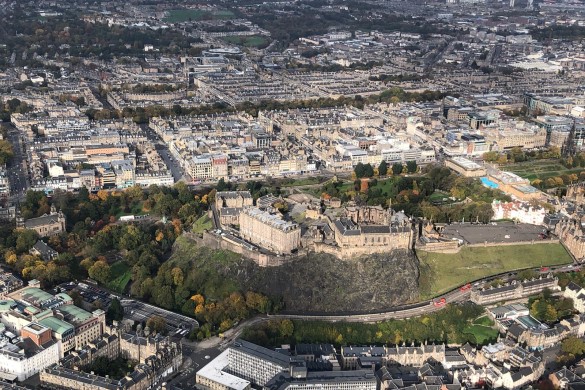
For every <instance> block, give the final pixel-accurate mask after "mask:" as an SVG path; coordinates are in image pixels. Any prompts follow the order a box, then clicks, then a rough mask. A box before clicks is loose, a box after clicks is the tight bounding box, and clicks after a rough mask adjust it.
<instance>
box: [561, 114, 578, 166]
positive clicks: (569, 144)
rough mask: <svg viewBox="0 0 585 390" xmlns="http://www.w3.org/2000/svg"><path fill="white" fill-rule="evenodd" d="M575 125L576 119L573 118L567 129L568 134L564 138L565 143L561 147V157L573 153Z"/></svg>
mask: <svg viewBox="0 0 585 390" xmlns="http://www.w3.org/2000/svg"><path fill="white" fill-rule="evenodd" d="M576 126H577V121H576V119H573V125H572V126H571V130H570V131H569V136H568V137H567V139H566V140H565V144H564V145H563V147H562V149H561V156H562V157H569V156H574V155H575V152H576V150H575V130H576Z"/></svg>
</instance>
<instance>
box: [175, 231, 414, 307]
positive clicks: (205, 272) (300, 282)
mask: <svg viewBox="0 0 585 390" xmlns="http://www.w3.org/2000/svg"><path fill="white" fill-rule="evenodd" d="M169 262H171V263H172V264H173V265H178V266H181V268H186V269H189V270H190V271H189V275H187V278H188V279H190V284H191V285H193V286H200V287H199V288H200V290H201V292H202V293H203V294H205V295H206V296H207V297H209V298H211V299H220V298H221V297H222V296H223V295H226V294H228V293H229V292H231V291H234V290H242V291H245V290H249V289H251V290H254V291H257V292H261V293H263V294H265V295H268V296H280V297H282V298H283V300H284V303H285V310H286V311H288V312H301V311H302V312H320V313H341V312H365V311H372V310H383V309H387V308H389V307H391V306H396V305H400V304H404V303H407V302H412V301H414V300H416V299H417V298H418V295H419V294H418V284H417V279H418V275H419V270H418V261H417V259H416V257H415V255H414V254H413V253H412V252H409V251H392V252H390V253H387V254H379V255H372V256H366V257H361V258H358V259H355V260H351V261H347V260H345V261H344V260H339V259H337V258H335V257H333V256H331V255H327V254H315V253H313V254H309V255H307V256H305V257H302V258H299V259H297V260H295V261H291V262H289V263H287V264H284V265H282V266H280V267H270V268H262V267H259V266H257V265H256V264H255V263H254V262H253V261H251V260H247V259H243V258H242V257H241V256H239V255H237V254H235V253H233V252H229V251H223V250H212V249H210V248H207V247H204V246H201V245H200V244H198V243H197V242H196V241H194V240H191V239H189V238H187V237H185V236H182V237H180V238H179V239H178V240H177V242H176V243H175V248H174V251H173V255H172V256H171V258H170V259H169Z"/></svg>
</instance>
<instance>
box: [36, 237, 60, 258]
mask: <svg viewBox="0 0 585 390" xmlns="http://www.w3.org/2000/svg"><path fill="white" fill-rule="evenodd" d="M29 252H30V254H31V255H34V256H39V257H40V258H41V259H43V260H44V261H51V260H55V259H56V258H57V257H58V256H59V252H57V251H56V250H54V249H53V248H51V247H50V246H48V245H47V244H45V242H44V241H41V240H38V241H37V242H36V243H35V244H34V245H33V247H32V248H31V249H30V251H29Z"/></svg>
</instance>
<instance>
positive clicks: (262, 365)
mask: <svg viewBox="0 0 585 390" xmlns="http://www.w3.org/2000/svg"><path fill="white" fill-rule="evenodd" d="M290 362H291V358H290V357H288V356H286V355H284V354H281V353H278V352H275V351H272V350H270V349H267V348H263V347H260V346H258V345H255V344H252V343H249V342H247V341H244V340H237V341H236V342H234V344H233V345H232V346H231V347H230V348H229V353H228V363H229V364H228V368H227V370H226V371H227V372H228V373H231V374H233V375H237V376H238V377H241V378H243V379H246V380H248V381H250V382H251V384H252V385H256V386H265V385H266V384H267V383H268V382H269V381H270V380H271V379H272V378H274V376H276V375H277V374H281V373H283V372H286V371H287V370H289V368H290Z"/></svg>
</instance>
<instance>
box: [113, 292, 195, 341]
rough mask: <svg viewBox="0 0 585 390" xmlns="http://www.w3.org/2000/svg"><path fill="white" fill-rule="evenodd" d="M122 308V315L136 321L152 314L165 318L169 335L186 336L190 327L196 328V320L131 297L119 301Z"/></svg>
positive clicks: (140, 320)
mask: <svg viewBox="0 0 585 390" xmlns="http://www.w3.org/2000/svg"><path fill="white" fill-rule="evenodd" d="M121 303H122V307H123V308H124V317H126V318H129V319H131V320H133V321H136V322H146V321H147V320H148V319H149V318H150V317H152V316H159V317H162V318H164V319H165V321H166V323H167V331H168V333H169V334H170V335H177V336H183V337H184V336H187V335H188V334H189V332H190V331H191V329H194V328H198V327H199V323H198V322H197V320H195V319H193V318H190V317H187V316H184V315H181V314H177V313H173V312H171V311H168V310H164V309H161V308H159V307H156V306H153V305H149V304H147V303H143V302H139V301H135V300H132V299H123V300H122V301H121Z"/></svg>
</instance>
